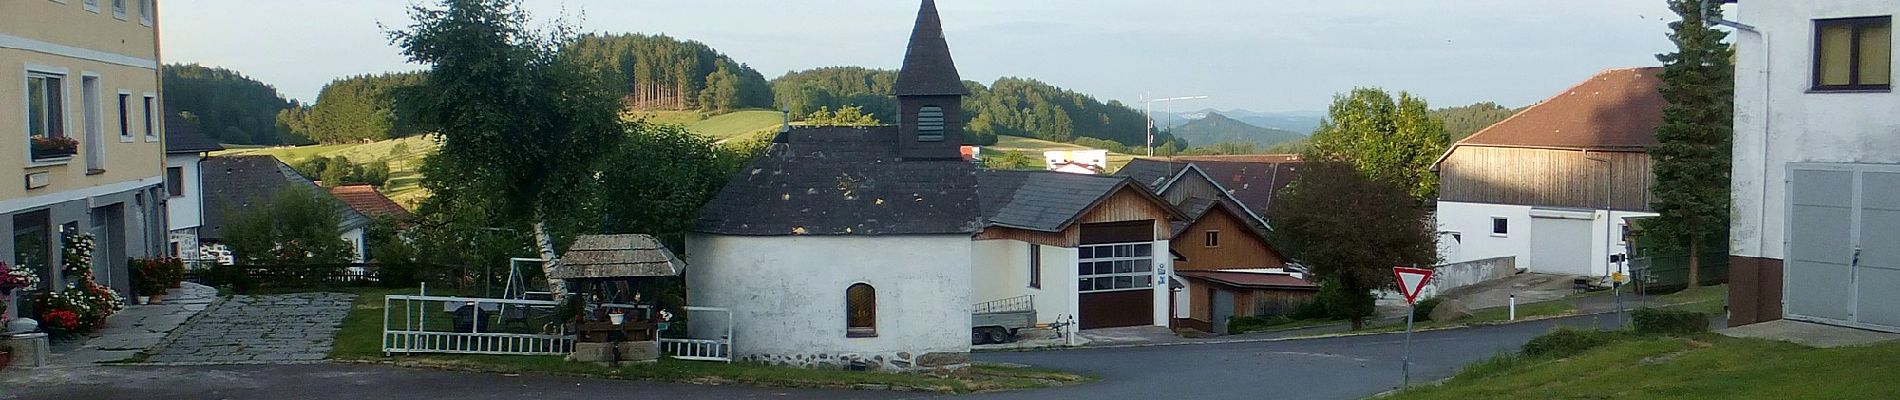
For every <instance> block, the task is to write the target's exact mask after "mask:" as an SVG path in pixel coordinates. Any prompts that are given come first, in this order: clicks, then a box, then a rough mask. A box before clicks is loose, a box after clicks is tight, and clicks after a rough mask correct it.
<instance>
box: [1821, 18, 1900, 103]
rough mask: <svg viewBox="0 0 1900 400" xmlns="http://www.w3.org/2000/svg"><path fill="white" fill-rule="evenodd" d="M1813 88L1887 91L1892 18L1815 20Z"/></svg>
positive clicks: (1891, 60) (1890, 57) (1891, 64)
mask: <svg viewBox="0 0 1900 400" xmlns="http://www.w3.org/2000/svg"><path fill="white" fill-rule="evenodd" d="M1814 32H1815V34H1814V90H1816V91H1829V90H1887V89H1888V88H1889V87H1890V86H1891V84H1892V83H1893V17H1866V18H1844V19H1824V20H1818V21H1814Z"/></svg>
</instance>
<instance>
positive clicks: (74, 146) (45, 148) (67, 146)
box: [30, 136, 79, 161]
mask: <svg viewBox="0 0 1900 400" xmlns="http://www.w3.org/2000/svg"><path fill="white" fill-rule="evenodd" d="M30 147H31V148H32V151H33V161H56V160H62V159H68V158H72V156H73V154H78V153H79V141H78V140H73V138H69V137H65V136H34V137H33V139H32V144H31V146H30Z"/></svg>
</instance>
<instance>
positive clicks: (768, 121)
mask: <svg viewBox="0 0 1900 400" xmlns="http://www.w3.org/2000/svg"><path fill="white" fill-rule="evenodd" d="M638 116H639V117H640V118H645V119H646V121H647V122H652V123H659V124H678V125H685V126H686V130H689V131H693V133H697V134H700V135H705V136H706V137H710V138H713V139H714V140H726V139H731V138H734V137H738V136H741V135H745V134H750V133H756V132H759V131H763V130H766V129H770V128H777V127H778V126H779V124H782V123H784V122H785V117H784V116H782V115H780V114H779V112H778V111H772V110H745V111H734V112H730V113H725V114H718V115H712V116H707V115H706V114H705V113H701V112H698V111H647V112H640V113H639V114H638Z"/></svg>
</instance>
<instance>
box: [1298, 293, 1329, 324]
mask: <svg viewBox="0 0 1900 400" xmlns="http://www.w3.org/2000/svg"><path fill="white" fill-rule="evenodd" d="M1331 316H1332V315H1331V314H1328V313H1327V312H1326V303H1325V302H1323V301H1320V300H1319V299H1317V298H1316V299H1314V300H1313V301H1309V302H1305V303H1300V306H1299V308H1295V309H1294V310H1293V315H1292V317H1293V319H1331Z"/></svg>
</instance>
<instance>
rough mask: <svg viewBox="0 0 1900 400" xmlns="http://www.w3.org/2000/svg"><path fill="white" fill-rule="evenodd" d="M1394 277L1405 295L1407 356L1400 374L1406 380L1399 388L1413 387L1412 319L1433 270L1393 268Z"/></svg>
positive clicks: (1400, 367) (1401, 361) (1401, 362)
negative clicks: (1419, 297)
mask: <svg viewBox="0 0 1900 400" xmlns="http://www.w3.org/2000/svg"><path fill="white" fill-rule="evenodd" d="M1392 275H1393V276H1395V277H1397V278H1398V280H1399V294H1403V295H1405V309H1406V312H1405V355H1404V358H1403V359H1401V360H1400V361H1399V363H1400V364H1399V372H1400V373H1401V374H1403V375H1404V378H1402V380H1400V381H1399V388H1400V389H1404V388H1407V387H1411V386H1412V318H1413V315H1414V314H1417V313H1418V293H1419V292H1420V291H1422V290H1424V289H1425V283H1426V282H1431V280H1432V270H1429V269H1424V268H1411V267H1392Z"/></svg>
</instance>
